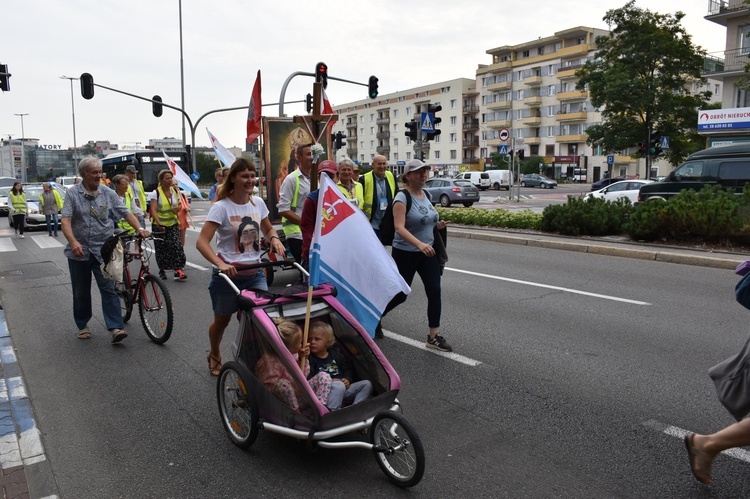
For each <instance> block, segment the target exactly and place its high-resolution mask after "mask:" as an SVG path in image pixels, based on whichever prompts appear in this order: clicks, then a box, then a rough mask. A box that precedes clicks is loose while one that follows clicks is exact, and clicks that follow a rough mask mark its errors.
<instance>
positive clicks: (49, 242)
mask: <svg viewBox="0 0 750 499" xmlns="http://www.w3.org/2000/svg"><path fill="white" fill-rule="evenodd" d="M31 239H32V240H33V241H34V242H35V243H36V244H37V245H38V246H39V247H40V248H42V249H46V248H61V247H62V246H63V245H62V243H60V241H58V240H57V239H55V238H54V237H49V236H31Z"/></svg>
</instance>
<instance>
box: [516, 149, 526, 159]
mask: <svg viewBox="0 0 750 499" xmlns="http://www.w3.org/2000/svg"><path fill="white" fill-rule="evenodd" d="M525 155H526V153H525V152H524V151H523V149H519V150H518V160H519V161H523V158H524V156H525Z"/></svg>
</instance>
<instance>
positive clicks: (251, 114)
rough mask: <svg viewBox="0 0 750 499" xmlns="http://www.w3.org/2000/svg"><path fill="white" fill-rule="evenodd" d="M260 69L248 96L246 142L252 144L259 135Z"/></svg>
mask: <svg viewBox="0 0 750 499" xmlns="http://www.w3.org/2000/svg"><path fill="white" fill-rule="evenodd" d="M261 106H262V104H261V103H260V69H259V70H258V77H257V78H256V79H255V86H254V87H253V94H252V96H251V97H250V109H248V111H247V143H248V144H252V143H253V142H255V139H257V138H258V136H259V135H260V110H261Z"/></svg>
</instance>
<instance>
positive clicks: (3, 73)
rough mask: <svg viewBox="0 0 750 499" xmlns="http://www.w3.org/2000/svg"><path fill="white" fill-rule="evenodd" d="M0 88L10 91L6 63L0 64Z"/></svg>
mask: <svg viewBox="0 0 750 499" xmlns="http://www.w3.org/2000/svg"><path fill="white" fill-rule="evenodd" d="M0 90H2V91H3V92H10V73H8V65H7V64H0Z"/></svg>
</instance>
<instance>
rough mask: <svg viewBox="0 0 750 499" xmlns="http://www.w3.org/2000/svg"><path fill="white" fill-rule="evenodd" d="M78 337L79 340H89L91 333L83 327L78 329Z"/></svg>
mask: <svg viewBox="0 0 750 499" xmlns="http://www.w3.org/2000/svg"><path fill="white" fill-rule="evenodd" d="M78 339H79V340H90V339H91V333H90V332H89V331H87V330H85V329H81V330H80V331H78Z"/></svg>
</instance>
